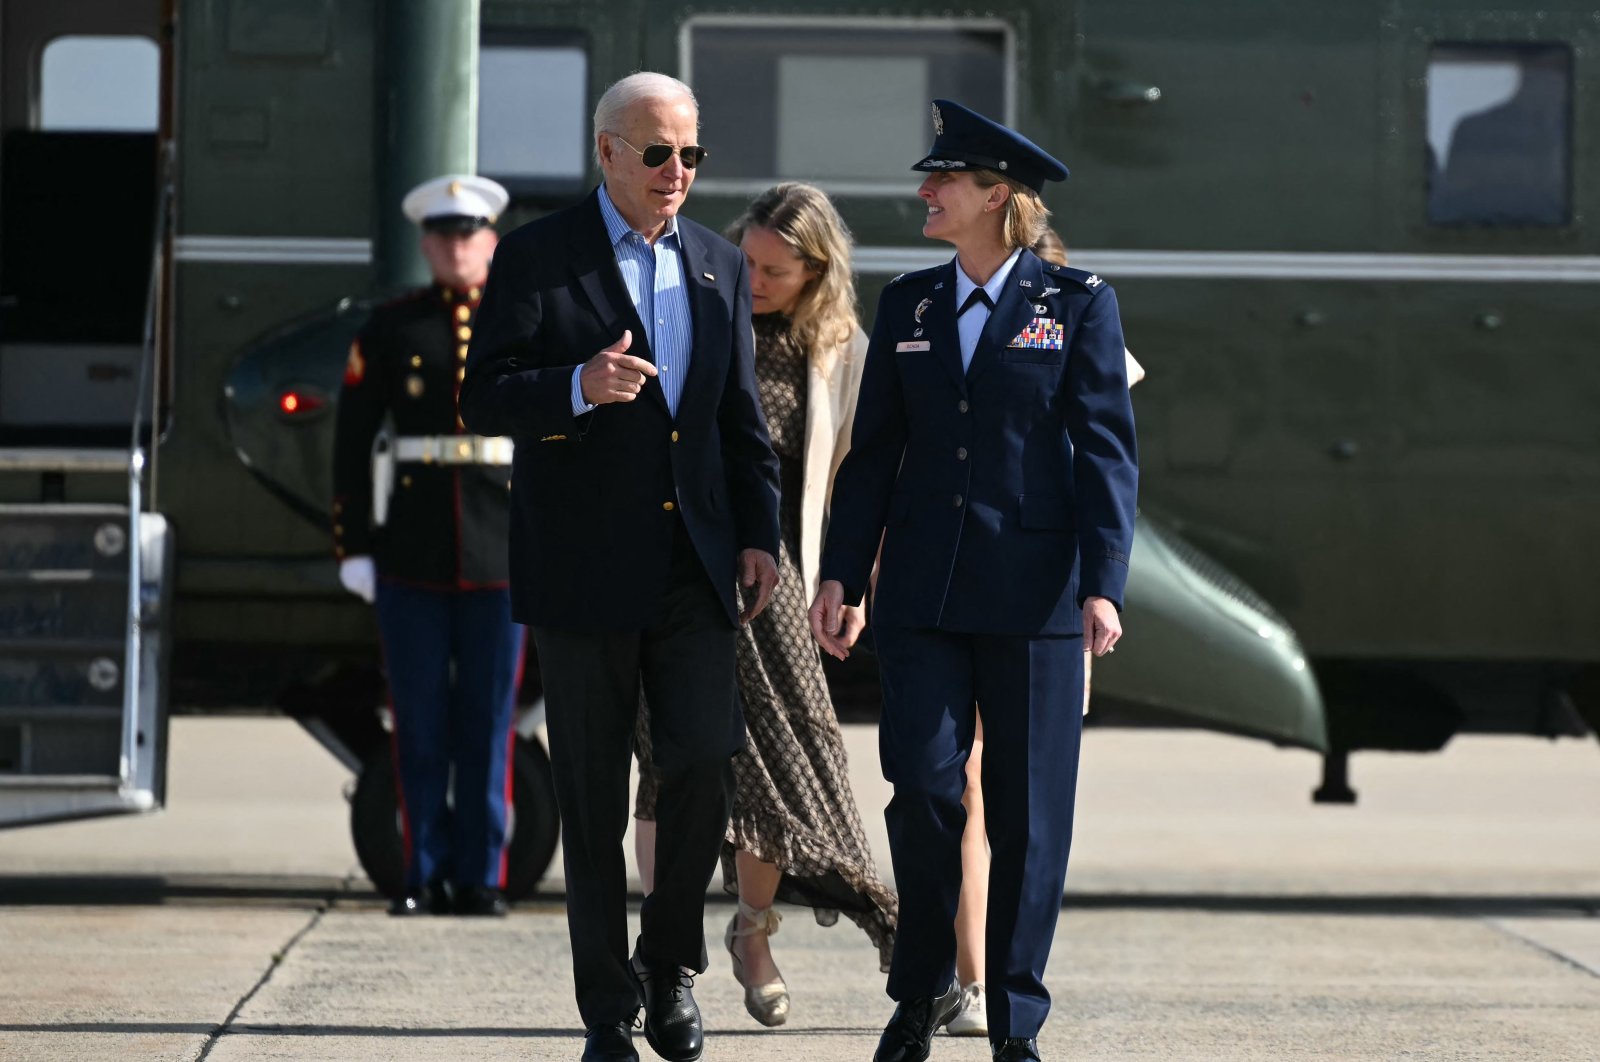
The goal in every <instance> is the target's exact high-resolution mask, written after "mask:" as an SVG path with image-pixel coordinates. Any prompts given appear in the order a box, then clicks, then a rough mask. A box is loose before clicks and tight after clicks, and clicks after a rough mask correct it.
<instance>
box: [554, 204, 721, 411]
mask: <svg viewBox="0 0 1600 1062" xmlns="http://www.w3.org/2000/svg"><path fill="white" fill-rule="evenodd" d="M600 216H601V217H602V218H604V219H605V223H606V233H607V235H609V236H610V237H611V247H612V250H613V251H615V252H616V255H617V268H618V269H619V270H621V272H622V282H623V283H624V284H625V285H627V288H628V297H629V298H630V299H632V300H633V308H634V309H635V310H638V311H639V320H640V321H642V322H644V326H645V328H647V329H649V331H650V350H651V352H652V353H653V354H654V355H655V362H656V373H657V374H658V375H657V376H656V379H657V380H658V381H659V382H660V384H661V390H662V392H663V393H664V394H665V395H666V396H667V412H668V413H671V414H672V415H673V416H674V417H676V416H677V415H678V399H679V397H680V396H681V395H682V394H683V378H684V376H685V375H686V374H687V373H688V371H689V352H690V348H691V347H692V346H693V344H694V321H693V319H692V318H691V317H690V316H689V289H688V288H687V287H685V286H684V283H683V253H682V244H681V243H680V242H679V240H678V219H677V218H676V217H672V218H668V219H667V225H666V228H665V229H663V230H662V232H661V235H660V236H659V237H658V238H657V239H656V242H655V245H654V246H652V245H651V244H650V243H649V242H647V241H646V240H645V238H644V237H643V236H641V235H639V234H638V233H637V232H634V231H633V229H632V228H630V227H629V226H628V223H627V222H626V221H624V220H623V218H622V215H621V214H620V213H618V211H617V208H616V206H615V205H614V204H613V203H612V202H611V197H610V196H609V195H607V194H606V186H605V185H603V184H602V185H601V186H600ZM617 338H618V339H621V338H622V337H621V336H618V337H617ZM628 352H629V353H630V354H633V353H634V351H633V349H632V348H629V351H628ZM635 356H637V355H636V354H635ZM582 371H583V366H582V365H579V366H578V367H577V368H576V369H573V370H572V415H573V416H578V415H579V414H583V413H587V412H589V411H590V410H591V409H593V408H594V406H592V405H590V404H589V403H587V402H585V401H584V400H583V384H582V382H581V381H580V380H579V378H578V377H579V373H581V372H582Z"/></svg>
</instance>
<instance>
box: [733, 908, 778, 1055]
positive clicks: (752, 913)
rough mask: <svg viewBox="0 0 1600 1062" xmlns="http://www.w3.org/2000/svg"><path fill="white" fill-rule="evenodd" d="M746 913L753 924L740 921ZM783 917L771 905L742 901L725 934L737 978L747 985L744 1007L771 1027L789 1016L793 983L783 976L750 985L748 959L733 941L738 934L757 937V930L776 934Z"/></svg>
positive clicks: (764, 933) (746, 917)
mask: <svg viewBox="0 0 1600 1062" xmlns="http://www.w3.org/2000/svg"><path fill="white" fill-rule="evenodd" d="M741 915H742V916H743V917H744V919H745V920H746V921H748V922H751V923H753V925H751V926H749V927H748V928H747V927H743V926H740V925H739V918H740V916H741ZM782 921H783V915H781V914H779V913H778V912H777V911H775V910H773V909H772V908H771V907H762V908H759V909H758V908H755V907H751V906H750V905H749V904H747V903H745V902H744V901H743V900H740V901H739V913H738V914H736V915H734V916H733V917H732V918H731V919H729V920H728V931H727V932H726V933H724V934H723V935H722V943H723V945H724V946H725V947H727V949H728V956H729V957H730V958H731V959H733V979H734V980H735V981H738V982H739V984H741V985H743V986H744V1009H745V1010H748V1011H749V1012H750V1016H751V1017H752V1018H754V1019H755V1020H756V1021H759V1022H760V1023H761V1024H762V1025H765V1026H766V1027H767V1028H769V1029H770V1028H774V1027H776V1026H779V1025H782V1024H783V1023H784V1022H786V1021H788V1020H789V986H788V985H786V984H784V983H783V978H781V977H780V978H778V979H777V980H776V981H768V982H767V983H766V984H764V985H747V984H745V982H744V960H743V959H741V958H739V952H738V951H737V950H735V948H734V946H733V942H734V940H735V939H736V938H738V937H753V936H756V935H757V934H762V935H765V936H769V937H770V936H772V935H773V934H774V933H776V932H777V931H778V925H779V923H781V922H782Z"/></svg>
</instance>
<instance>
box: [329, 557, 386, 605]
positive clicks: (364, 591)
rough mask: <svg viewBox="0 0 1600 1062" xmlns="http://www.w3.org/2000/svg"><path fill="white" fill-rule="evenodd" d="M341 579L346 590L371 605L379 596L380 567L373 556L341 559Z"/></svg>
mask: <svg viewBox="0 0 1600 1062" xmlns="http://www.w3.org/2000/svg"><path fill="white" fill-rule="evenodd" d="M339 581H340V582H341V583H343V584H344V588H345V589H346V590H348V591H350V592H351V593H352V594H354V595H356V596H357V597H359V598H360V599H361V600H363V601H365V602H366V603H367V604H369V605H370V604H372V600H373V598H374V597H376V596H377V589H378V569H377V568H376V567H375V566H374V565H373V563H372V558H371V557H346V558H345V559H344V560H342V561H340V562H339Z"/></svg>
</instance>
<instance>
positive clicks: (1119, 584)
mask: <svg viewBox="0 0 1600 1062" xmlns="http://www.w3.org/2000/svg"><path fill="white" fill-rule="evenodd" d="M955 270H956V265H955V263H954V261H951V262H950V263H947V264H946V265H943V266H939V267H937V268H934V269H925V270H922V271H920V272H916V273H908V274H906V275H904V276H902V277H899V278H897V279H896V280H895V281H893V282H891V283H890V285H889V286H888V287H887V288H885V289H884V292H883V297H882V298H881V299H880V300H879V302H878V316H877V321H876V323H875V326H874V328H873V333H872V342H871V345H870V346H869V347H868V350H867V364H866V369H865V374H864V376H863V379H862V382H861V396H860V400H859V403H858V405H857V408H856V419H855V429H854V432H853V441H852V445H851V449H850V453H849V455H848V456H847V457H846V458H845V460H844V463H843V464H842V465H841V466H840V468H839V473H838V476H837V478H836V479H835V481H834V487H833V510H832V518H831V520H830V523H829V528H828V535H827V539H826V544H825V547H824V550H823V556H822V571H821V575H822V578H823V579H837V580H838V581H839V582H841V583H842V584H843V585H844V587H845V601H846V603H848V604H855V603H857V602H859V601H860V600H861V597H862V594H863V591H864V590H865V589H866V585H867V579H868V575H869V573H870V572H871V570H872V564H873V559H874V557H875V556H876V554H877V552H878V545H879V540H880V537H881V539H882V544H883V557H882V562H881V569H880V571H879V576H878V587H877V593H876V596H875V598H874V604H873V608H874V613H873V622H874V624H883V625H889V626H896V627H931V628H940V629H943V630H949V631H961V632H968V633H976V634H1006V635H1026V636H1033V635H1068V634H1078V633H1081V632H1082V627H1083V617H1082V607H1083V602H1084V599H1085V598H1087V597H1091V596H1099V597H1104V598H1108V599H1109V600H1111V601H1112V602H1114V603H1115V604H1116V605H1117V607H1118V608H1119V609H1120V608H1121V606H1122V591H1123V587H1124V585H1125V583H1126V581H1127V573H1128V552H1129V550H1130V549H1131V547H1132V544H1133V520H1134V503H1135V495H1136V492H1137V487H1138V463H1137V456H1136V452H1135V442H1134V430H1133V407H1132V406H1131V404H1130V403H1129V401H1128V379H1127V368H1126V364H1125V362H1124V357H1123V341H1122V323H1121V320H1120V319H1119V317H1118V315H1117V298H1116V295H1115V294H1114V293H1113V292H1112V290H1111V287H1110V285H1108V284H1107V283H1105V281H1103V280H1101V279H1100V278H1099V277H1097V276H1094V275H1093V274H1090V273H1086V272H1084V271H1083V270H1080V269H1071V268H1068V267H1065V266H1057V265H1053V264H1047V263H1045V262H1043V261H1041V260H1040V259H1039V258H1038V257H1037V256H1035V255H1034V254H1033V253H1032V252H1031V251H1024V252H1023V253H1022V256H1021V257H1020V258H1019V259H1018V260H1017V263H1016V266H1015V267H1014V268H1013V269H1012V273H1011V276H1010V277H1009V278H1008V280H1007V282H1006V287H1005V290H1004V292H1003V293H1002V294H1001V296H1000V299H999V301H998V303H997V305H996V306H995V308H994V311H993V313H992V314H991V315H990V317H989V321H988V323H987V324H986V325H985V327H984V331H983V335H982V336H981V338H980V339H979V341H978V346H977V350H976V352H975V353H974V355H973V358H972V364H971V367H970V369H969V370H968V371H967V372H966V373H963V372H962V368H961V349H960V343H959V340H958V337H957V332H956V305H955V288H956V283H955Z"/></svg>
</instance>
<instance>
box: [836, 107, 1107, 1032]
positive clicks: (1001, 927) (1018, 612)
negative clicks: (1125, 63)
mask: <svg viewBox="0 0 1600 1062" xmlns="http://www.w3.org/2000/svg"><path fill="white" fill-rule="evenodd" d="M933 116H934V132H935V140H934V144H933V148H932V150H931V151H930V152H929V154H928V156H927V157H926V158H924V159H923V160H922V161H921V162H919V163H917V164H916V166H915V167H914V169H917V170H923V171H927V172H928V174H929V176H928V177H927V179H926V180H925V181H924V182H923V184H922V187H921V189H920V191H919V193H918V194H919V195H920V196H921V197H922V199H923V200H924V201H925V202H926V204H927V210H928V214H927V220H926V223H925V224H924V227H923V233H924V234H925V235H927V236H929V237H931V238H934V239H940V240H946V241H948V242H950V243H953V244H954V245H955V246H956V250H957V254H956V257H955V259H954V260H952V261H951V262H949V263H947V264H945V265H942V266H938V267H936V268H933V269H926V270H922V271H920V272H916V273H908V274H906V275H904V276H902V277H899V278H897V279H896V280H895V281H893V282H891V283H890V285H889V286H888V287H887V288H886V289H885V290H884V293H883V297H882V298H881V299H880V301H879V303H878V314H877V320H876V324H875V327H874V330H873V335H872V343H871V346H870V348H869V349H868V352H867V363H866V368H865V374H864V377H863V380H862V384H861V394H860V400H859V405H858V407H857V413H856V420H855V429H854V442H853V444H852V447H851V450H850V454H849V456H848V457H846V459H845V461H844V463H843V465H842V466H841V467H840V469H839V473H838V477H837V479H836V480H835V482H834V488H833V513H832V520H831V523H830V526H829V528H828V534H827V538H826V543H825V546H824V550H823V555H822V570H821V576H822V580H823V581H822V583H821V587H820V590H819V592H818V595H817V600H816V602H815V604H813V606H812V610H811V622H812V629H813V631H814V632H815V633H816V635H817V638H818V641H819V642H820V643H821V644H822V646H823V648H824V649H825V650H827V651H828V652H830V653H832V654H833V655H835V656H839V657H841V658H842V656H843V655H844V654H845V653H846V652H847V651H848V649H849V645H848V644H847V643H846V641H845V640H844V639H843V638H842V637H841V636H840V633H839V631H840V628H839V610H840V606H841V605H842V604H855V603H857V602H859V601H860V600H861V598H862V596H863V594H864V593H865V591H866V590H867V585H868V582H869V578H870V575H871V573H872V570H873V565H874V559H875V558H877V557H878V554H879V546H880V541H881V545H882V557H881V561H880V563H879V575H878V580H877V588H876V593H875V597H874V602H873V607H874V611H873V614H872V627H873V634H874V637H875V639H876V641H877V645H878V652H879V656H880V662H881V671H882V681H883V720H882V724H881V730H880V754H881V756H882V760H883V773H884V776H885V778H887V779H888V781H889V782H890V783H892V784H893V786H894V798H893V800H891V801H890V804H889V807H888V809H887V812H886V815H887V819H888V826H889V842H890V848H891V851H892V854H893V858H894V870H895V880H896V883H897V884H898V886H899V888H900V927H899V933H898V935H897V939H896V944H895V953H894V960H893V964H892V967H891V970H890V973H889V983H888V993H889V995H890V997H891V998H893V999H895V1000H896V1001H897V1002H898V1004H899V1005H898V1006H897V1007H896V1009H895V1013H894V1017H893V1018H892V1019H891V1020H890V1022H889V1025H888V1027H887V1028H886V1029H885V1030H884V1034H883V1038H882V1041H881V1042H880V1044H879V1046H878V1051H877V1055H876V1059H877V1060H878V1062H920V1060H921V1059H924V1058H926V1057H927V1056H928V1051H929V1044H930V1041H931V1037H932V1035H933V1033H934V1031H935V1030H936V1029H937V1028H938V1027H939V1026H940V1025H942V1024H944V1023H945V1022H946V1021H948V1020H949V1018H950V1016H951V1015H952V1014H954V1012H955V1010H956V1007H957V1004H958V1002H959V998H960V990H959V986H958V985H957V984H956V982H955V979H954V972H955V936H954V929H953V927H954V923H955V917H956V902H957V898H958V895H959V892H960V887H961V832H962V828H963V826H964V824H965V821H966V814H965V812H964V811H963V809H962V805H961V794H962V789H963V782H964V768H965V763H966V759H967V755H968V752H969V751H970V749H971V747H972V736H973V725H974V718H975V713H976V706H977V705H979V704H982V706H983V724H984V730H985V740H986V743H987V746H988V751H987V752H986V754H985V756H984V764H983V794H984V802H985V805H986V807H987V810H988V816H987V818H988V831H989V844H990V847H991V850H992V853H993V861H992V869H991V871H990V876H989V912H988V925H987V941H986V944H987V962H988V969H989V993H988V1019H989V1034H990V1039H991V1042H992V1044H993V1048H994V1057H995V1058H996V1059H1000V1060H1005V1062H1016V1060H1022V1059H1037V1058H1038V1057H1039V1055H1038V1048H1037V1045H1036V1042H1035V1037H1036V1036H1037V1034H1038V1031H1039V1028H1040V1026H1041V1025H1042V1024H1043V1023H1044V1019H1045V1015H1046V1013H1047V1012H1048V1010H1049V1005H1050V996H1049V993H1048V992H1046V990H1045V987H1044V980H1043V978H1044V968H1045V960H1046V959H1047V957H1048V955H1049V950H1050V941H1051V937H1052V935H1053V932H1054V929H1055V923H1056V916H1057V914H1058V912H1059V911H1060V907H1061V894H1062V886H1063V884H1064V881H1065V878H1066V870H1067V852H1068V848H1069V847H1070V844H1071V839H1072V810H1073V794H1074V790H1075V787H1076V784H1077V765H1078V747H1079V738H1080V736H1081V734H1082V713H1081V710H1080V706H1081V704H1082V697H1083V651H1084V650H1086V649H1087V650H1092V651H1094V652H1095V653H1096V654H1104V653H1108V652H1112V651H1113V646H1114V645H1115V644H1116V641H1117V639H1118V638H1119V637H1120V636H1121V633H1122V630H1121V624H1120V622H1119V620H1118V614H1119V611H1120V609H1121V604H1122V591H1123V585H1124V583H1125V581H1126V578H1127V565H1128V551H1129V548H1130V546H1131V544H1132V541H1133V519H1134V496H1135V490H1136V486H1137V479H1138V471H1137V463H1136V457H1135V445H1134V430H1133V411H1132V408H1131V406H1130V405H1129V403H1128V381H1127V372H1126V369H1125V366H1124V359H1123V342H1122V325H1121V322H1120V320H1119V318H1118V314H1117V299H1116V295H1115V294H1114V293H1113V292H1112V290H1111V287H1110V285H1108V284H1107V283H1106V282H1105V281H1104V280H1102V279H1101V278H1100V277H1098V276H1095V275H1093V274H1091V273H1086V272H1084V271H1083V270H1079V269H1070V268H1067V267H1064V266H1057V265H1051V264H1046V263H1045V262H1043V261H1041V260H1040V259H1039V258H1037V257H1035V256H1034V254H1033V253H1032V252H1031V251H1030V250H1028V247H1029V245H1031V244H1032V243H1033V242H1034V241H1035V239H1037V237H1038V235H1039V232H1040V231H1041V230H1042V228H1043V226H1044V225H1045V222H1046V219H1047V218H1048V216H1049V212H1048V211H1047V210H1046V209H1045V208H1044V205H1043V202H1042V201H1041V200H1040V198H1039V190H1040V189H1041V187H1042V186H1043V184H1044V182H1045V181H1047V180H1057V181H1058V180H1061V179H1063V178H1065V177H1066V176H1067V169H1066V167H1065V166H1063V165H1062V164H1061V163H1060V162H1058V161H1056V160H1055V159H1054V158H1052V157H1050V155H1048V154H1046V153H1045V152H1044V151H1043V150H1042V149H1040V148H1039V147H1037V146H1036V145H1034V144H1033V143H1031V142H1029V141H1028V140H1026V139H1025V138H1023V137H1021V136H1019V135H1018V134H1016V133H1014V132H1012V131H1011V130H1010V129H1007V128H1005V127H1004V126H1001V125H999V124H997V123H995V122H992V121H990V120H988V119H987V118H984V117H983V116H981V115H979V114H977V113H975V112H973V111H970V110H968V109H967V108H965V107H962V106H960V105H959V104H955V103H951V102H949V101H947V100H937V101H935V103H934V110H933Z"/></svg>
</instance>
